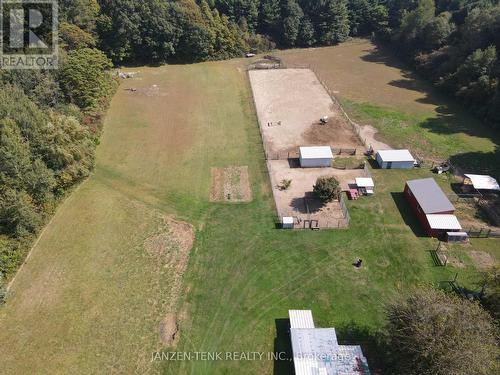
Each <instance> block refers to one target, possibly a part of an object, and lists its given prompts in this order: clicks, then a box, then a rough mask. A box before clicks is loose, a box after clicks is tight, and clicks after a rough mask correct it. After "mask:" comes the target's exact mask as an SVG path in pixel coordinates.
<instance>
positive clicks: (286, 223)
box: [281, 216, 294, 229]
mask: <svg viewBox="0 0 500 375" xmlns="http://www.w3.org/2000/svg"><path fill="white" fill-rule="evenodd" d="M293 227H294V222H293V217H291V216H283V218H282V219H281V228H282V229H293Z"/></svg>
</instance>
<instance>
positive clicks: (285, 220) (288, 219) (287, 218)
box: [283, 216, 293, 224]
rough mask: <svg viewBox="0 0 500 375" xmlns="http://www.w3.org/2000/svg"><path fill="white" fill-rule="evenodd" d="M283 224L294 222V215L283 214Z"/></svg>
mask: <svg viewBox="0 0 500 375" xmlns="http://www.w3.org/2000/svg"><path fill="white" fill-rule="evenodd" d="M283 224H293V217H292V216H283Z"/></svg>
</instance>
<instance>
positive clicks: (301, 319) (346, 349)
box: [288, 310, 370, 375]
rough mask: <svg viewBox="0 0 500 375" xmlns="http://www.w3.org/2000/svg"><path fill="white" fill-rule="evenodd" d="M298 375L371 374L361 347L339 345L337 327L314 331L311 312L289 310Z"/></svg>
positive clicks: (294, 359) (294, 358)
mask: <svg viewBox="0 0 500 375" xmlns="http://www.w3.org/2000/svg"><path fill="white" fill-rule="evenodd" d="M288 316H289V317H290V326H291V328H290V336H291V340H292V350H293V363H294V367H295V374H296V375H369V374H370V370H369V368H368V361H367V360H366V358H365V356H364V355H363V352H362V351H361V347H359V346H350V345H349V346H346V345H339V344H338V341H337V334H336V332H335V328H314V322H313V317H312V312H311V310H289V311H288Z"/></svg>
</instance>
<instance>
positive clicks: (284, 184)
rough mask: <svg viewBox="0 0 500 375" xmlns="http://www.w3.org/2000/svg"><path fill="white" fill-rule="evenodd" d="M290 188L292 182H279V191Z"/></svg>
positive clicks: (285, 180)
mask: <svg viewBox="0 0 500 375" xmlns="http://www.w3.org/2000/svg"><path fill="white" fill-rule="evenodd" d="M290 186H292V180H287V179H284V180H281V183H280V185H279V189H280V190H288V189H289V188H290Z"/></svg>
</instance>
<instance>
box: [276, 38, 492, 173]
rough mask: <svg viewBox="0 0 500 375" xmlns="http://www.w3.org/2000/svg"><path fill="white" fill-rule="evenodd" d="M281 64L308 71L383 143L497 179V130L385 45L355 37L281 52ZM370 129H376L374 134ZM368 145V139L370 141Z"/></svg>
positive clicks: (376, 145)
mask: <svg viewBox="0 0 500 375" xmlns="http://www.w3.org/2000/svg"><path fill="white" fill-rule="evenodd" d="M277 55H278V56H279V57H281V58H283V61H284V63H285V65H290V66H293V65H294V64H301V65H306V66H310V68H311V69H313V70H314V72H315V73H316V74H317V75H318V76H319V78H320V79H321V80H322V81H323V82H325V83H326V85H327V86H328V87H329V89H330V90H332V91H333V92H335V93H336V94H335V95H336V96H337V97H338V98H339V99H340V100H341V102H342V103H343V106H344V109H345V110H346V111H347V112H348V113H349V115H350V116H351V118H353V119H354V120H355V121H356V122H358V123H359V124H360V125H368V126H370V127H367V128H365V129H363V131H364V132H365V133H364V134H362V138H370V137H373V136H375V137H376V138H377V139H378V140H379V141H382V143H381V144H378V143H374V147H375V148H376V149H381V148H385V146H384V145H385V144H388V145H390V146H392V147H394V148H409V149H410V150H411V151H412V153H413V154H414V155H415V156H417V157H419V158H421V159H423V160H428V161H444V160H446V159H450V160H451V161H452V163H453V164H454V165H456V166H457V167H459V168H461V169H462V170H464V171H465V173H467V172H469V173H472V172H471V171H474V173H484V174H492V175H494V176H496V177H497V178H500V152H499V147H498V145H499V144H500V134H499V133H498V132H495V131H492V130H491V128H490V127H488V126H485V125H483V124H482V123H481V122H480V121H478V120H477V119H476V118H474V117H473V116H471V115H470V114H468V113H467V112H466V109H464V108H462V106H461V105H460V104H458V103H456V102H454V101H453V100H450V98H449V97H447V96H446V95H443V94H441V93H439V91H438V90H435V89H433V87H432V86H431V85H430V84H429V83H427V82H425V81H423V80H420V79H418V77H417V76H416V75H415V74H413V73H412V72H411V71H409V70H408V69H407V68H405V66H404V65H403V64H402V63H401V61H399V60H398V59H397V58H396V57H394V56H393V55H391V54H390V53H389V52H388V51H387V50H386V49H385V48H383V47H377V46H375V45H374V44H372V43H371V42H370V41H368V40H363V39H354V40H351V41H349V42H346V43H343V44H341V45H339V46H335V47H328V48H314V49H309V50H307V49H299V50H289V51H280V52H279V53H277ZM374 130H376V131H377V133H376V134H374V133H373V132H374ZM368 143H372V142H368Z"/></svg>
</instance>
